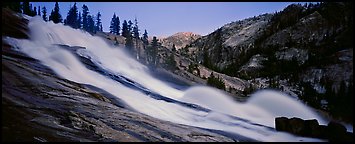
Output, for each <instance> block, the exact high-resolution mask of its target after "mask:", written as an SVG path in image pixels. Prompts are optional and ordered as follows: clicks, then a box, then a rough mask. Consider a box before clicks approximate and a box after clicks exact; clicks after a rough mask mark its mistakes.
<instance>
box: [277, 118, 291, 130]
mask: <svg viewBox="0 0 355 144" xmlns="http://www.w3.org/2000/svg"><path fill="white" fill-rule="evenodd" d="M288 126H289V123H288V118H286V117H277V118H275V127H276V130H277V131H289V127H288Z"/></svg>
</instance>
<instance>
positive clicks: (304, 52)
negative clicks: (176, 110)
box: [179, 2, 353, 122]
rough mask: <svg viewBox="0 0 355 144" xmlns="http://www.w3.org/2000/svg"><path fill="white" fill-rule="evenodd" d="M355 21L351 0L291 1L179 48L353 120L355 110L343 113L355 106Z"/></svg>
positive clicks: (225, 70) (256, 84)
mask: <svg viewBox="0 0 355 144" xmlns="http://www.w3.org/2000/svg"><path fill="white" fill-rule="evenodd" d="M352 25H353V18H352V3H351V2H338V3H333V2H324V3H318V4H308V5H304V6H302V5H299V4H292V5H289V6H288V7H286V8H285V9H284V10H282V11H280V12H277V13H274V14H263V15H260V16H255V17H252V18H248V19H245V20H240V21H237V22H232V23H229V24H226V25H224V26H222V27H221V28H219V29H218V30H216V31H214V32H212V33H211V34H209V35H207V36H203V37H201V38H199V39H198V40H196V41H194V42H192V43H191V44H190V45H188V47H186V48H183V49H181V50H180V51H179V52H180V53H181V55H183V56H186V57H189V58H190V59H191V60H192V61H193V62H194V63H199V64H202V65H204V66H205V67H207V68H209V69H212V70H214V71H217V72H220V73H224V74H227V75H229V76H232V77H238V78H241V79H243V80H247V81H248V82H250V83H251V84H252V86H251V87H253V89H260V88H276V89H280V90H282V91H285V92H287V93H289V94H290V95H293V96H295V97H297V98H299V99H301V100H303V101H305V102H306V103H307V104H308V105H311V106H313V107H315V108H319V109H322V110H325V111H328V112H331V113H333V114H334V115H338V114H339V113H342V114H339V115H342V116H341V117H346V119H348V120H349V121H350V122H351V121H352V117H353V116H352V112H351V113H346V114H345V113H344V112H345V111H346V109H351V107H352V106H353V104H352V91H351V90H350V89H351V88H350V87H352V85H353V74H352V73H353V63H352V60H353V57H352V52H353V42H352V39H353V35H352ZM224 80H225V79H224ZM340 89H342V90H340ZM242 91H243V90H242ZM339 91H344V93H341V94H339V93H338V92H339ZM339 95H342V96H339ZM340 101H342V102H340ZM350 101H351V102H350ZM344 102H345V103H344ZM344 105H346V106H344ZM340 107H342V108H340ZM338 108H339V109H338ZM332 109H333V110H332ZM335 109H337V110H335ZM335 111H336V112H335Z"/></svg>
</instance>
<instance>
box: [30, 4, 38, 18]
mask: <svg viewBox="0 0 355 144" xmlns="http://www.w3.org/2000/svg"><path fill="white" fill-rule="evenodd" d="M31 7H32V6H31ZM36 15H37V7H34V10H33V11H32V16H36Z"/></svg>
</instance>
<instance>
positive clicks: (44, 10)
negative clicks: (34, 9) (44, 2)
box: [42, 6, 48, 21]
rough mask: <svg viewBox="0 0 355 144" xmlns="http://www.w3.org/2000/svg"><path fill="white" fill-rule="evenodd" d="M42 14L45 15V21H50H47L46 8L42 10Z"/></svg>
mask: <svg viewBox="0 0 355 144" xmlns="http://www.w3.org/2000/svg"><path fill="white" fill-rule="evenodd" d="M42 13H43V15H42V19H43V20H44V21H48V19H47V8H46V7H45V6H44V7H43V8H42Z"/></svg>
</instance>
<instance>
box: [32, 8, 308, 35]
mask: <svg viewBox="0 0 355 144" xmlns="http://www.w3.org/2000/svg"><path fill="white" fill-rule="evenodd" d="M292 3H295V2H77V7H78V8H79V11H80V12H82V6H83V4H86V5H87V6H88V8H89V12H90V14H92V15H95V16H96V14H97V12H99V11H100V13H101V15H102V23H103V31H106V32H107V31H109V25H110V21H111V18H112V16H113V13H116V15H117V16H119V18H120V22H121V25H122V22H123V20H127V21H128V20H132V22H134V18H135V17H136V18H137V20H138V27H139V29H140V34H141V35H142V33H143V32H144V29H146V30H147V31H148V35H149V36H158V37H163V36H170V35H172V34H174V33H177V32H194V33H197V34H200V35H207V34H209V33H211V32H213V31H214V30H216V29H218V28H219V27H221V26H223V25H225V24H227V23H230V22H234V21H238V20H242V19H245V18H248V17H253V16H257V15H260V14H264V13H273V12H275V11H280V10H282V9H284V8H285V7H286V6H287V5H289V4H292ZM297 3H298V2H297ZM31 4H32V5H33V6H36V7H38V6H41V7H43V6H45V7H46V8H47V15H49V14H50V12H51V11H52V9H53V8H54V4H55V2H33V3H31ZM301 4H303V3H301ZM73 5H74V2H59V8H60V12H61V15H62V17H63V19H64V18H66V16H67V13H68V11H69V8H70V6H73Z"/></svg>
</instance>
